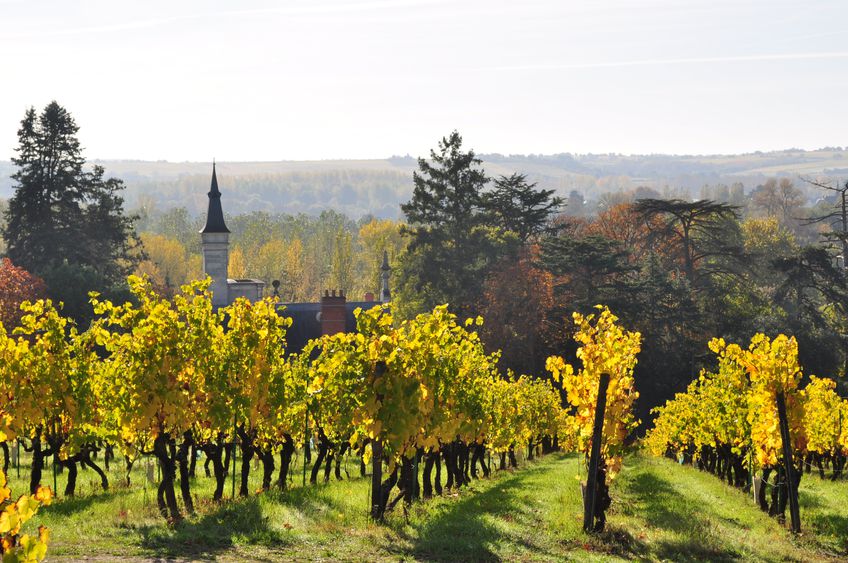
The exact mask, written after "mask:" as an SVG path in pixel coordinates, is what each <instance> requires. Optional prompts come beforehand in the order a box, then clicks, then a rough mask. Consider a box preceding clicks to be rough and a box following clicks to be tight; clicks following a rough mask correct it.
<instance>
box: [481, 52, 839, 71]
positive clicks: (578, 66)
mask: <svg viewBox="0 0 848 563" xmlns="http://www.w3.org/2000/svg"><path fill="white" fill-rule="evenodd" d="M810 59H848V51H831V52H824V53H781V54H774V55H733V56H727V57H688V58H680V59H643V60H636V61H609V62H594V63H562V64H560V63H549V64H538V65H514V66H496V67H484V68H480V69H478V70H492V71H511V70H582V69H595V68H617V67H628V66H662V65H686V64H710V63H738V62H759V61H800V60H810Z"/></svg>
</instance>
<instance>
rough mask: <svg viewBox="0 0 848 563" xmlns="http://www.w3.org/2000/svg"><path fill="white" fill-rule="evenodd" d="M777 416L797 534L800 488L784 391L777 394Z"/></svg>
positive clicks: (791, 516) (790, 515) (790, 510)
mask: <svg viewBox="0 0 848 563" xmlns="http://www.w3.org/2000/svg"><path fill="white" fill-rule="evenodd" d="M777 416H778V418H779V419H780V441H781V442H783V463H784V465H785V469H786V488H787V491H786V493H787V494H788V495H789V517H790V529H791V530H792V531H793V532H795V533H796V534H797V533H799V532H800V531H801V514H800V512H799V509H798V489H796V488H795V465H794V463H793V462H792V442H791V441H790V436H789V421H788V420H787V418H786V399H785V397H784V396H783V392H782V391H781V392H779V393H778V394H777Z"/></svg>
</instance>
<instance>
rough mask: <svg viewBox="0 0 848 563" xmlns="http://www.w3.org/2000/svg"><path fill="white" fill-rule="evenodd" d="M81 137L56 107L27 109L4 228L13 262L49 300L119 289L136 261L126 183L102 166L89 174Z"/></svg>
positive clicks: (14, 159)
mask: <svg viewBox="0 0 848 563" xmlns="http://www.w3.org/2000/svg"><path fill="white" fill-rule="evenodd" d="M78 131H79V127H78V126H77V124H76V122H75V121H74V118H73V117H72V116H71V114H70V113H68V111H67V110H66V109H65V108H63V107H62V106H60V105H59V104H58V103H56V102H55V101H54V102H51V103H50V104H48V105H47V107H45V108H44V110H43V111H42V112H41V114H40V115H38V114H36V111H35V108H30V109H28V110H27V111H26V114H25V115H24V119H23V120H22V121H21V127H20V129H19V130H18V148H17V156H16V157H15V158H13V162H14V164H15V165H16V166H17V168H18V170H17V172H15V174H13V175H12V179H13V180H14V182H15V185H14V188H15V195H14V196H13V197H12V198H11V200H9V206H8V209H7V210H6V227H5V228H4V229H3V238H4V239H5V241H6V244H7V254H8V256H9V258H11V259H12V261H13V262H15V263H16V264H19V265H20V266H22V267H24V268H25V269H27V270H28V271H30V272H32V273H34V274H36V275H39V276H41V277H43V278H44V279H45V281H46V282H47V284H48V286H49V290H50V294H51V296H52V297H54V298H57V299H63V300H65V301H68V297H70V295H68V294H66V291H65V290H67V289H69V288H70V287H71V286H73V290H74V292H75V293H74V296H76V297H79V296H80V295H81V296H82V297H81V298H82V299H87V297H86V292H87V291H89V290H101V291H103V290H105V289H108V288H110V287H112V286H115V285H118V284H121V283H122V282H123V278H124V276H125V275H126V274H128V273H129V272H130V271H131V269H132V266H133V264H134V263H135V261H136V260H137V259H138V257H137V254H138V253H136V252H133V247H134V246H135V245H136V239H135V234H134V232H133V220H134V218H133V217H128V216H126V215H124V210H123V203H124V202H123V198H122V197H121V195H120V192H121V190H122V189H123V183H122V182H121V181H120V180H118V179H115V178H108V179H106V178H104V170H103V168H102V167H100V166H94V167H93V168H92V169H91V170H90V171H89V170H86V169H85V166H84V165H85V159H84V158H83V156H82V149H81V147H80V142H79V139H77V132H78ZM77 282H79V283H77ZM83 282H84V283H83ZM81 284H82V285H85V286H86V287H79V286H80V285H81ZM70 305H71V309H73V308H74V305H73V304H70ZM71 312H72V311H71ZM72 314H73V313H72Z"/></svg>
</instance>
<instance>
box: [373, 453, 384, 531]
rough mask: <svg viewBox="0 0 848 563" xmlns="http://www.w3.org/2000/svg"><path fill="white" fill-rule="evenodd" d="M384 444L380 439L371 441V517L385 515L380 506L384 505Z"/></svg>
mask: <svg viewBox="0 0 848 563" xmlns="http://www.w3.org/2000/svg"><path fill="white" fill-rule="evenodd" d="M382 483H383V444H381V443H380V441H379V440H376V439H375V440H372V441H371V518H372V519H373V520H380V519H381V518H382V517H383V514H382V510H380V508H381V507H382V505H383V485H382Z"/></svg>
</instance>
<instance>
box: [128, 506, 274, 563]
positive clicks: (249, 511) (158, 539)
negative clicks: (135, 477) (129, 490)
mask: <svg viewBox="0 0 848 563" xmlns="http://www.w3.org/2000/svg"><path fill="white" fill-rule="evenodd" d="M136 532H137V533H139V534H140V535H141V541H140V542H139V545H140V546H141V547H142V548H144V549H145V550H148V551H150V552H151V554H153V555H155V556H156V557H191V558H197V557H199V558H204V559H205V558H214V557H215V556H216V555H217V554H219V553H221V552H224V551H227V550H229V549H232V548H233V547H234V546H235V545H236V543H237V542H236V540H238V543H244V544H265V545H267V544H277V545H284V544H285V543H287V539H286V538H285V537H284V535H283V534H280V533H279V532H278V531H276V530H273V529H271V527H270V526H269V522H268V518H267V517H266V516H264V515H263V514H262V509H261V507H260V499H258V498H256V497H251V498H248V499H244V500H242V501H240V502H237V503H231V504H224V505H221V507H220V508H218V509H217V510H215V511H214V512H212V513H209V514H205V515H203V516H201V517H199V518H197V519H188V520H184V521H182V522H180V523H178V524H176V525H175V526H174V527H173V528H167V527H165V526H163V525H148V526H141V527H139V528H137V529H136Z"/></svg>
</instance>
